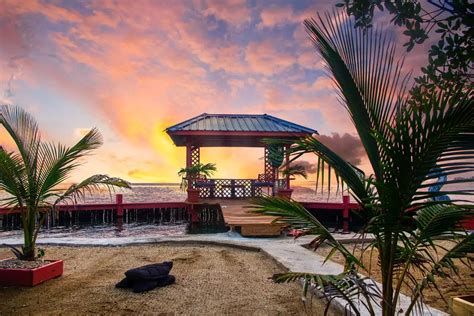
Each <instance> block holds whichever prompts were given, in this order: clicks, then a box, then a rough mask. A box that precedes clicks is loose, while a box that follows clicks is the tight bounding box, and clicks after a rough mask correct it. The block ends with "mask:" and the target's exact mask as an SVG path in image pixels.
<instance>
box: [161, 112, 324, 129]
mask: <svg viewBox="0 0 474 316" xmlns="http://www.w3.org/2000/svg"><path fill="white" fill-rule="evenodd" d="M210 118H217V119H218V121H217V122H219V120H220V119H238V118H250V119H255V120H256V121H254V123H250V124H251V125H248V122H246V121H245V120H244V121H242V122H243V123H245V125H248V126H247V128H248V127H249V126H252V125H253V128H254V129H255V131H259V130H262V131H263V130H266V129H269V130H272V127H271V125H268V124H269V123H268V121H271V122H273V123H271V124H276V125H275V127H274V128H273V129H277V130H279V131H286V132H290V131H291V130H293V131H295V130H296V131H299V132H305V133H311V134H313V133H317V131H316V130H314V129H311V128H308V127H305V126H303V125H299V124H296V123H293V122H290V121H287V120H284V119H281V118H278V117H275V116H273V115H269V114H266V113H264V114H237V113H235V114H225V113H222V114H210V113H202V114H200V115H198V116H195V117H193V118H190V119H188V120H185V121H183V122H181V123H178V124H175V125H173V126H170V127H168V128H167V129H166V130H165V131H167V132H173V131H177V130H184V129H185V128H187V127H189V126H191V125H192V124H196V122H199V121H201V120H205V119H210ZM265 121H267V123H265V124H263V123H264V122H265ZM224 122H225V121H224ZM237 122H238V121H237ZM230 123H231V124H230V125H231V129H230V130H234V129H235V130H238V128H235V126H234V124H233V123H232V121H230ZM255 123H258V125H259V126H256V125H255ZM204 124H206V123H204ZM223 124H224V127H225V129H222V128H221V126H220V125H221V124H220V123H218V127H217V129H213V130H221V129H222V131H229V128H228V127H226V126H225V125H226V123H223ZM238 125H239V127H241V128H242V126H241V124H240V123H239V124H238ZM278 126H279V127H278ZM251 128H252V127H250V129H251ZM190 129H192V130H201V129H200V128H195V127H190ZM202 130H206V128H205V127H204V129H202Z"/></svg>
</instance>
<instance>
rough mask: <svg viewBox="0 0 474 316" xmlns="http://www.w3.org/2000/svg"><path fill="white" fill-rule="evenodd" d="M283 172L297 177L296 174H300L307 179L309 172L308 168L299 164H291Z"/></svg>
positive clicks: (284, 174)
mask: <svg viewBox="0 0 474 316" xmlns="http://www.w3.org/2000/svg"><path fill="white" fill-rule="evenodd" d="M281 174H282V175H283V176H284V177H286V176H289V177H295V176H300V177H303V178H305V179H307V178H308V173H307V172H306V169H305V167H304V166H303V165H298V164H290V165H288V166H287V167H285V169H283V171H282V172H281Z"/></svg>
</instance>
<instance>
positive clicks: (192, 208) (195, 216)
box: [188, 204, 199, 223]
mask: <svg viewBox="0 0 474 316" xmlns="http://www.w3.org/2000/svg"><path fill="white" fill-rule="evenodd" d="M188 211H189V214H190V215H191V223H199V217H198V213H197V211H196V209H195V206H194V204H191V205H188Z"/></svg>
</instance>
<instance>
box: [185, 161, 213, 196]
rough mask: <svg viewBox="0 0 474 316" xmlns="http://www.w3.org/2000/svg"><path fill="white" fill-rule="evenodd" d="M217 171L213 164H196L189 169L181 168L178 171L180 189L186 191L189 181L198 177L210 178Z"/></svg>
mask: <svg viewBox="0 0 474 316" xmlns="http://www.w3.org/2000/svg"><path fill="white" fill-rule="evenodd" d="M216 171H217V168H216V164H214V163H206V164H203V163H201V162H200V163H197V164H195V165H193V166H191V167H187V168H181V169H179V171H178V176H180V177H182V180H181V189H183V190H186V189H187V188H188V183H189V181H190V180H193V179H196V178H197V177H198V176H199V175H203V176H206V177H211V176H212V175H213V174H214V173H215V172H216Z"/></svg>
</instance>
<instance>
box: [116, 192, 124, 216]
mask: <svg viewBox="0 0 474 316" xmlns="http://www.w3.org/2000/svg"><path fill="white" fill-rule="evenodd" d="M115 203H116V204H117V217H123V206H122V205H123V195H122V194H117V195H116V196H115Z"/></svg>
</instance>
